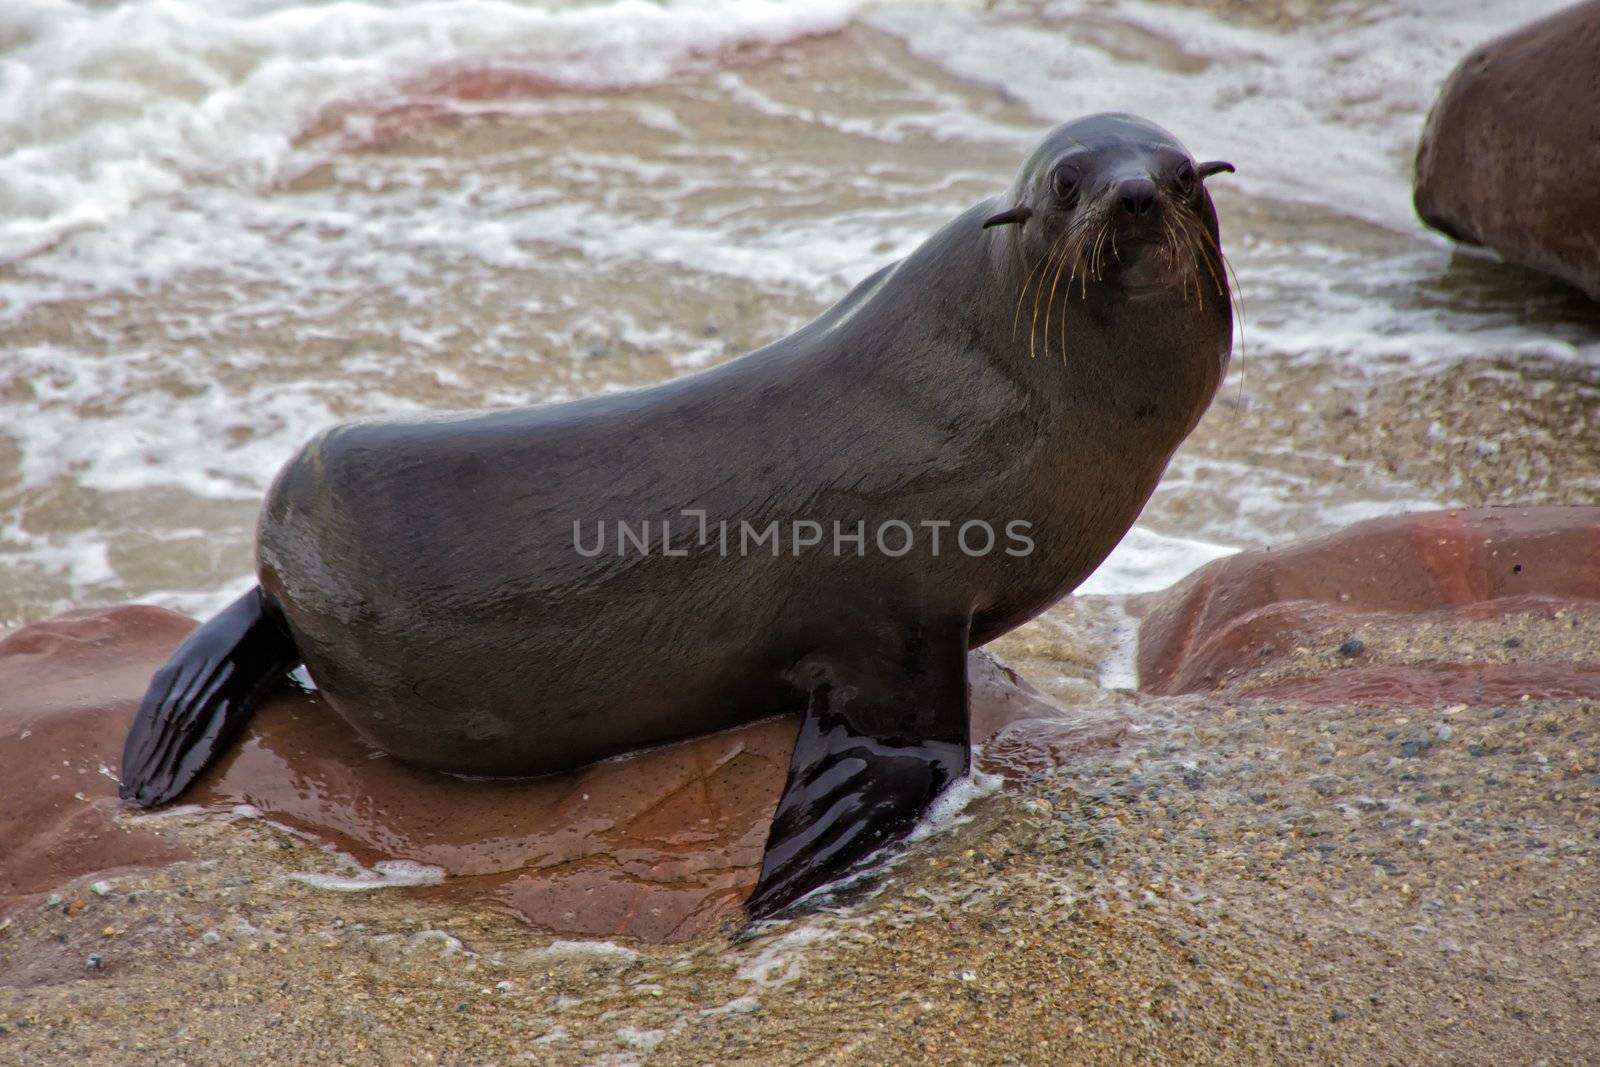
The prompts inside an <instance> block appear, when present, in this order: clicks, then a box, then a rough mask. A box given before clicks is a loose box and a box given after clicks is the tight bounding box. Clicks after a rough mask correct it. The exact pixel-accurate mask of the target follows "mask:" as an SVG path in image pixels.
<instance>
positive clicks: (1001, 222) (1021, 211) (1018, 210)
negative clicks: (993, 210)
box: [983, 204, 1033, 230]
mask: <svg viewBox="0 0 1600 1067" xmlns="http://www.w3.org/2000/svg"><path fill="white" fill-rule="evenodd" d="M1032 217H1033V208H1031V207H1025V206H1023V205H1022V204H1018V205H1017V206H1016V207H1014V208H1012V209H1011V210H1010V211H1002V212H1000V214H998V215H991V216H990V217H989V218H987V219H985V220H984V223H983V228H984V229H986V230H987V229H988V228H989V227H990V226H1009V225H1011V224H1012V223H1013V222H1015V223H1017V224H1018V225H1021V224H1022V223H1024V222H1027V221H1028V220H1029V219H1030V218H1032Z"/></svg>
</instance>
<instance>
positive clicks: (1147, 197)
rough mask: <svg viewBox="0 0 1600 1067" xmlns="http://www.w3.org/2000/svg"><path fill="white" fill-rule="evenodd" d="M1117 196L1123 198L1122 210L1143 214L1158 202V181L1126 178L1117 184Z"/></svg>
mask: <svg viewBox="0 0 1600 1067" xmlns="http://www.w3.org/2000/svg"><path fill="white" fill-rule="evenodd" d="M1117 196H1118V197H1119V198H1121V200H1122V210H1124V211H1126V212H1127V213H1128V214H1130V215H1143V214H1144V213H1145V212H1146V211H1149V210H1150V205H1151V204H1153V203H1155V202H1156V183H1155V182H1153V181H1151V180H1150V179H1149V178H1124V179H1123V180H1122V183H1121V184H1120V185H1118V186H1117Z"/></svg>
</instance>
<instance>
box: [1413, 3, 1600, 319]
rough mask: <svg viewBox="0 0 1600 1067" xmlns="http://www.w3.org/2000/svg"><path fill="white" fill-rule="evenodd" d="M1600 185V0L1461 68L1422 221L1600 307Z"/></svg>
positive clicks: (1432, 146) (1420, 207)
mask: <svg viewBox="0 0 1600 1067" xmlns="http://www.w3.org/2000/svg"><path fill="white" fill-rule="evenodd" d="M1597 174H1600V0H1587V2H1585V3H1579V4H1574V5H1573V6H1571V7H1568V8H1564V9H1562V10H1561V11H1558V12H1556V13H1555V14H1553V15H1550V16H1549V17H1547V18H1543V19H1540V20H1539V21H1537V22H1533V23H1530V24H1528V25H1527V26H1524V27H1522V28H1521V29H1518V30H1515V31H1513V32H1512V33H1509V34H1507V35H1505V36H1503V37H1499V38H1496V39H1495V40H1493V41H1490V42H1489V43H1487V44H1485V45H1483V46H1482V47H1480V48H1478V49H1476V50H1474V51H1473V52H1472V53H1471V54H1470V55H1468V56H1467V57H1466V58H1465V59H1464V60H1462V61H1461V64H1460V65H1459V66H1458V67H1456V69H1455V72H1454V73H1452V74H1451V75H1450V78H1449V79H1448V80H1447V81H1446V82H1445V84H1444V87H1443V88H1442V89H1441V90H1440V93H1439V99H1438V100H1437V102H1435V104H1434V106H1433V111H1432V112H1431V113H1430V114H1429V116H1428V122H1427V126H1426V128H1425V129H1424V131H1423V134H1422V142H1421V145H1420V147H1419V148H1418V151H1417V175H1416V192H1415V200H1416V207H1417V213H1418V214H1419V215H1421V216H1422V219H1423V221H1424V222H1426V223H1427V224H1428V225H1430V226H1433V227H1434V228H1436V229H1439V230H1442V231H1443V232H1445V233H1446V234H1449V235H1450V236H1451V237H1454V238H1456V239H1457V240H1460V241H1466V242H1469V243H1471V244H1479V245H1486V246H1488V247H1489V248H1492V249H1494V250H1495V251H1496V252H1498V253H1500V255H1501V256H1502V257H1504V258H1505V259H1507V260H1509V261H1511V262H1513V263H1520V264H1522V265H1523V266H1527V267H1532V268H1533V269H1535V270H1540V271H1544V272H1545V273H1547V274H1553V275H1555V276H1556V277H1558V278H1561V279H1564V280H1565V281H1567V282H1570V283H1571V284H1573V285H1576V286H1578V287H1579V288H1580V289H1582V290H1584V291H1585V292H1586V293H1588V294H1589V296H1590V297H1592V298H1594V299H1596V300H1600V181H1596V178H1595V176H1596V175H1597Z"/></svg>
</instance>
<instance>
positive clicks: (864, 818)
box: [745, 625, 969, 919]
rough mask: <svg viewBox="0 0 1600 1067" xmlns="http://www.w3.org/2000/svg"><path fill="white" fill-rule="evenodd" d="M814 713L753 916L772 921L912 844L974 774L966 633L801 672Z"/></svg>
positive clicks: (810, 665)
mask: <svg viewBox="0 0 1600 1067" xmlns="http://www.w3.org/2000/svg"><path fill="white" fill-rule="evenodd" d="M799 673H801V674H810V678H808V679H807V682H808V684H809V688H810V690H811V704H810V707H809V708H808V709H807V710H806V715H805V719H804V721H803V722H802V723H801V725H800V736H799V737H798V738H797V739H796V740H795V746H794V757H793V759H792V760H791V761H790V765H789V783H788V785H787V786H785V788H784V793H783V799H782V800H780V801H779V802H778V811H777V814H776V815H775V816H774V817H773V820H772V831H771V833H770V835H769V836H768V838H767V852H766V856H765V858H764V859H763V861H762V864H761V880H760V882H759V883H758V884H757V885H756V890H755V892H754V893H753V894H751V896H750V900H749V901H748V902H747V903H746V905H745V910H746V912H747V913H748V914H749V916H750V918H752V919H764V918H767V917H769V916H771V915H773V914H774V913H776V912H778V911H780V910H782V909H783V908H785V907H787V906H789V905H790V904H793V903H794V902H795V901H797V900H799V899H800V898H801V897H803V896H805V895H806V894H808V893H810V892H811V891H812V890H814V889H818V888H820V887H822V886H824V885H826V884H828V883H829V882H832V881H834V880H835V879H837V878H839V877H841V876H842V875H845V874H847V873H849V872H850V870H851V869H852V868H853V867H855V866H856V865H857V864H858V863H860V861H862V860H864V859H866V858H867V857H868V856H870V855H871V854H872V853H874V852H876V851H877V850H878V849H880V848H882V847H883V846H884V845H887V844H890V843H891V842H893V841H895V840H897V839H899V838H901V837H903V836H905V834H906V833H908V832H909V831H910V830H911V828H912V827H913V826H915V825H916V823H917V820H918V819H920V818H921V817H922V814H923V812H925V811H926V810H927V808H928V805H929V804H930V803H931V802H932V801H933V799H934V798H935V797H936V796H938V795H939V794H940V793H941V792H942V791H943V790H944V788H945V787H946V786H947V785H949V784H950V783H951V782H952V781H954V780H955V779H957V778H959V777H961V776H962V775H963V774H965V773H966V772H967V765H968V762H969V754H968V750H967V732H968V731H967V629H966V626H965V625H962V626H960V627H954V628H952V630H951V632H949V633H946V634H942V635H938V636H933V635H930V634H928V633H927V632H925V631H921V632H913V633H911V634H910V635H909V636H908V637H907V639H906V642H905V644H904V646H903V647H901V648H898V649H895V650H893V651H892V652H890V653H888V654H885V655H883V656H879V657H874V656H863V655H860V654H857V655H855V656H853V657H851V658H850V659H848V660H845V661H838V660H831V659H817V660H812V661H809V662H807V663H805V664H802V665H801V667H800V668H799Z"/></svg>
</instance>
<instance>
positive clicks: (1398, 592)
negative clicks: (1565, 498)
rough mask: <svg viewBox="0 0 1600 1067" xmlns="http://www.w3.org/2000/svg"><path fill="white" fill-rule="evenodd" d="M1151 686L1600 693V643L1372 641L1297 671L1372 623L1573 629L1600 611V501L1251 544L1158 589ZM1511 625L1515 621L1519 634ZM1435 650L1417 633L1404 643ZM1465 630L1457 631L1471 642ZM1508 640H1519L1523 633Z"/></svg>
mask: <svg viewBox="0 0 1600 1067" xmlns="http://www.w3.org/2000/svg"><path fill="white" fill-rule="evenodd" d="M1135 610H1138V611H1140V612H1141V613H1142V615H1143V620H1142V622H1141V625H1140V628H1139V652H1138V667H1139V685H1140V688H1141V689H1142V690H1143V691H1145V692H1147V693H1153V694H1159V695H1172V694H1178V693H1193V692H1204V691H1210V690H1216V689H1223V688H1228V689H1231V690H1233V691H1235V692H1240V693H1244V692H1249V693H1251V694H1252V695H1262V696H1272V697H1278V698H1283V699H1296V700H1304V701H1308V702H1319V703H1350V704H1364V705H1372V706H1382V705H1387V704H1426V703H1435V702H1460V703H1474V704H1476V703H1498V702H1503V701H1508V700H1518V699H1521V698H1522V697H1524V696H1526V697H1529V698H1531V699H1585V698H1590V697H1600V645H1596V643H1595V642H1593V641H1587V643H1586V641H1585V639H1574V640H1572V641H1569V642H1567V643H1568V644H1569V645H1571V646H1573V647H1565V646H1563V645H1562V644H1561V643H1560V641H1559V640H1555V641H1549V642H1545V644H1547V645H1550V646H1551V647H1552V648H1554V650H1555V651H1554V652H1550V653H1548V654H1546V653H1539V652H1537V651H1536V650H1533V649H1529V650H1526V651H1525V652H1504V653H1503V655H1502V661H1499V662H1484V661H1479V660H1474V659H1473V658H1472V657H1471V656H1470V655H1469V656H1468V658H1466V659H1452V658H1450V654H1451V648H1450V647H1448V642H1447V643H1446V647H1442V648H1441V649H1440V650H1439V654H1437V655H1433V656H1432V657H1431V658H1427V657H1424V659H1423V661H1421V662H1418V661H1417V660H1416V657H1415V655H1414V654H1413V656H1412V659H1411V660H1410V661H1406V662H1399V661H1392V660H1390V661H1386V660H1385V659H1384V657H1383V654H1382V652H1383V650H1381V649H1371V648H1366V647H1362V648H1360V649H1359V650H1357V649H1351V650H1350V654H1349V655H1348V656H1339V655H1334V656H1333V658H1332V659H1331V660H1330V659H1328V658H1326V657H1324V658H1323V659H1322V660H1320V661H1315V662H1317V663H1320V666H1318V667H1317V669H1315V670H1313V671H1309V672H1302V673H1300V674H1299V675H1298V676H1293V677H1283V664H1284V662H1286V661H1288V660H1292V658H1293V657H1294V656H1296V655H1300V656H1301V657H1302V658H1305V657H1304V654H1305V653H1306V650H1308V649H1324V650H1331V649H1333V648H1335V647H1337V646H1339V645H1340V644H1341V643H1342V642H1344V641H1345V640H1346V639H1347V638H1348V637H1349V636H1350V635H1351V634H1352V633H1353V632H1355V631H1356V630H1358V629H1359V628H1361V627H1363V626H1365V627H1368V628H1372V627H1377V628H1380V629H1382V630H1383V631H1384V632H1385V633H1388V634H1391V635H1392V634H1394V633H1397V632H1399V633H1401V634H1404V633H1406V632H1407V631H1408V630H1409V631H1410V632H1413V633H1422V634H1428V633H1443V632H1448V631H1450V630H1451V628H1452V627H1455V628H1457V629H1459V628H1462V627H1469V626H1473V625H1478V626H1480V628H1481V627H1482V625H1483V624H1485V623H1494V622H1496V621H1497V620H1498V621H1505V620H1509V619H1513V618H1515V619H1521V620H1524V621H1527V622H1531V623H1538V624H1541V625H1545V626H1546V627H1547V628H1548V629H1552V630H1555V631H1557V632H1558V637H1559V635H1560V634H1565V633H1567V632H1569V631H1570V632H1575V633H1579V634H1580V635H1581V634H1587V633H1590V632H1591V630H1589V629H1585V630H1582V631H1578V630H1576V629H1575V628H1576V627H1577V626H1578V625H1579V622H1580V621H1586V625H1587V626H1590V627H1592V626H1593V625H1594V624H1595V622H1596V620H1597V619H1600V508H1593V507H1573V508H1560V507H1551V508H1481V509H1466V508H1464V509H1457V510H1450V511H1436V512H1420V513H1414V514H1409V515H1398V516H1393V517H1390V518H1383V519H1374V520H1372V521H1370V522H1363V523H1358V524H1356V525H1354V526H1350V527H1347V528H1345V529H1343V530H1339V531H1337V532H1335V533H1332V534H1329V535H1328V536H1326V537H1319V538H1316V539H1314V540H1308V541H1303V542H1298V543H1294V544H1290V545H1285V546H1282V547H1279V548H1274V549H1264V550H1259V551H1251V552H1241V553H1239V554H1238V555H1235V556H1230V557H1228V558H1227V559H1223V560H1218V561H1216V562H1214V563H1210V564H1208V565H1206V566H1205V567H1202V568H1201V569H1200V570H1198V571H1196V572H1195V573H1194V574H1193V575H1191V576H1190V577H1189V578H1187V579H1185V580H1184V581H1182V582H1180V583H1179V584H1178V585H1176V586H1174V587H1173V588H1171V589H1169V590H1167V591H1165V592H1163V593H1158V594H1154V595H1152V596H1150V597H1147V598H1142V602H1141V603H1139V604H1137V605H1136V608H1135ZM1508 632H1509V631H1508ZM1396 644H1408V645H1411V646H1416V647H1423V648H1426V647H1427V644H1426V639H1424V640H1423V641H1422V642H1421V643H1420V645H1419V643H1418V642H1415V641H1396ZM1459 644H1461V642H1457V645H1459ZM1505 647H1506V648H1517V647H1519V643H1518V642H1517V641H1514V640H1513V641H1511V642H1510V643H1509V644H1508V645H1506V646H1505Z"/></svg>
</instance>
